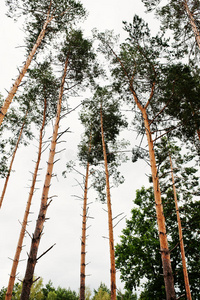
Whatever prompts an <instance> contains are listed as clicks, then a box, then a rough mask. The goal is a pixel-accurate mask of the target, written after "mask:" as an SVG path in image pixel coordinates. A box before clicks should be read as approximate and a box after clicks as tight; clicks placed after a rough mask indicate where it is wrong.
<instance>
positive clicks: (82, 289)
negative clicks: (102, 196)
mask: <svg viewBox="0 0 200 300" xmlns="http://www.w3.org/2000/svg"><path fill="white" fill-rule="evenodd" d="M90 151H91V137H90V145H89V151H88V154H89V153H90ZM89 167H90V163H89V162H87V167H86V176H85V189H84V199H83V220H82V238H81V274H80V300H85V254H86V252H85V247H86V223H87V193H88V177H89Z"/></svg>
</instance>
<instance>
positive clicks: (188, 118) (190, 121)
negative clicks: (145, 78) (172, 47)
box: [159, 63, 200, 151]
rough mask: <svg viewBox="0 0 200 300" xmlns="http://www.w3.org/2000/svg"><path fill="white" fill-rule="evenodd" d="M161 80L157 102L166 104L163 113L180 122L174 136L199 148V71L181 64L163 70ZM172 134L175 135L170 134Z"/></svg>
mask: <svg viewBox="0 0 200 300" xmlns="http://www.w3.org/2000/svg"><path fill="white" fill-rule="evenodd" d="M163 74H165V76H163V77H164V78H163V80H162V83H161V84H160V85H159V89H160V97H159V101H161V102H163V103H165V104H166V108H165V113H166V114H167V115H169V116H171V117H173V119H177V120H179V121H180V125H181V126H179V127H178V130H176V135H177V136H178V137H180V138H181V139H182V137H183V138H185V140H190V141H191V142H193V143H194V144H195V145H196V147H197V150H198V151H199V147H200V122H199V119H200V118H199V111H200V107H199V93H200V77H199V70H198V69H196V70H192V69H191V67H189V66H187V65H183V64H180V63H179V64H176V65H167V66H165V67H164V68H163ZM172 134H175V133H174V132H172Z"/></svg>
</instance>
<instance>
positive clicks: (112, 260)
mask: <svg viewBox="0 0 200 300" xmlns="http://www.w3.org/2000/svg"><path fill="white" fill-rule="evenodd" d="M100 117H101V137H102V147H103V156H104V165H105V176H106V194H107V207H108V228H109V245H110V265H111V267H110V276H111V277H110V278H111V300H115V299H116V269H115V250H114V237H113V224H112V208H111V197H110V184H109V172H108V163H107V154H106V145H105V140H104V130H103V114H102V104H101V110H100Z"/></svg>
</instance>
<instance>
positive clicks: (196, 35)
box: [183, 0, 200, 49]
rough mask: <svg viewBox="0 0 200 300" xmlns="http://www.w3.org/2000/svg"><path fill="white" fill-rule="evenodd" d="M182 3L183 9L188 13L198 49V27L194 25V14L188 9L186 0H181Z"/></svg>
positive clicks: (199, 40)
mask: <svg viewBox="0 0 200 300" xmlns="http://www.w3.org/2000/svg"><path fill="white" fill-rule="evenodd" d="M183 5H184V7H185V10H186V13H187V15H188V18H189V21H190V24H191V26H192V30H193V32H194V35H195V39H196V42H197V45H198V47H199V49H200V32H199V30H198V27H197V26H196V23H195V19H194V16H193V14H192V12H191V11H190V9H189V6H188V2H187V0H184V1H183Z"/></svg>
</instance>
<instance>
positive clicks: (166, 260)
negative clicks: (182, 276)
mask: <svg viewBox="0 0 200 300" xmlns="http://www.w3.org/2000/svg"><path fill="white" fill-rule="evenodd" d="M142 115H143V120H144V125H145V132H146V136H147V141H148V147H149V156H150V162H151V172H152V179H153V188H154V197H155V204H156V215H157V223H158V232H159V240H160V251H161V259H162V266H163V274H164V282H165V290H166V296H167V300H172V299H174V300H175V299H176V295H175V290H174V278H173V273H172V267H171V261H170V251H169V247H168V241H167V233H166V226H165V217H164V214H163V206H162V199H161V192H160V185H159V178H158V172H157V166H156V159H155V153H154V147H153V141H152V137H151V131H150V126H149V121H148V116H147V112H146V109H145V108H143V109H142Z"/></svg>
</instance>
